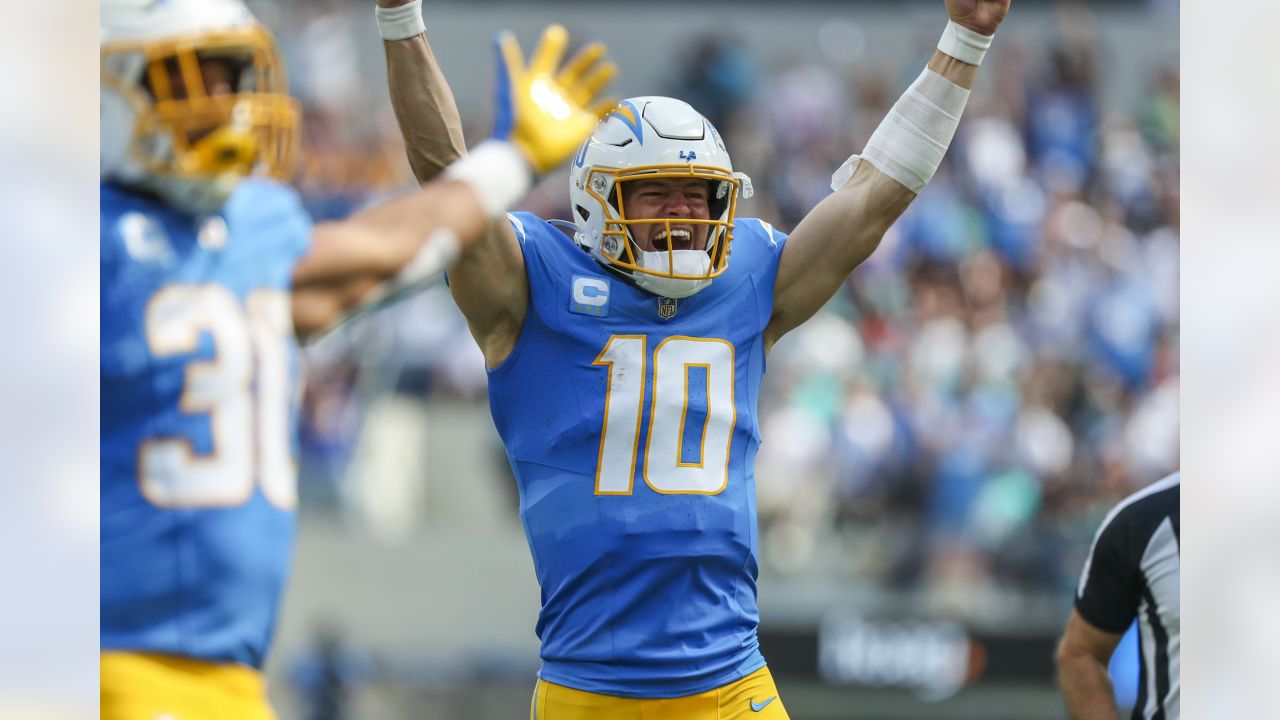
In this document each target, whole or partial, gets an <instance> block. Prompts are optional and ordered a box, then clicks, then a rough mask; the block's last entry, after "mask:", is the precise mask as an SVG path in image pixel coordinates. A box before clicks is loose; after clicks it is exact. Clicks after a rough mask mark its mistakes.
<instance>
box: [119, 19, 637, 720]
mask: <svg viewBox="0 0 1280 720" xmlns="http://www.w3.org/2000/svg"><path fill="white" fill-rule="evenodd" d="M100 10H101V52H102V56H101V67H102V85H101V103H102V105H101V113H102V115H101V133H102V135H101V147H102V190H101V223H102V225H101V293H102V295H101V313H102V315H101V343H102V344H101V393H102V394H101V402H102V410H101V421H102V430H101V650H102V656H101V677H100V681H101V713H102V717H104V718H112V719H130V720H133V719H138V720H156V719H158V718H181V720H198V719H200V718H237V719H251V720H252V719H257V718H269V717H272V713H271V710H270V707H269V705H268V703H267V700H266V695H265V693H264V688H263V683H262V679H261V674H260V669H261V667H262V662H263V658H264V655H265V653H266V649H267V645H268V642H269V639H270V636H271V631H272V626H273V624H274V620H275V612H276V607H277V603H278V601H279V598H280V594H281V592H282V588H283V586H284V578H285V574H286V570H287V567H288V559H289V553H290V549H291V545H292V533H293V509H294V506H295V504H296V477H295V475H296V469H295V458H294V454H295V452H294V451H295V432H294V431H295V425H296V418H295V409H296V407H295V406H296V401H297V398H298V396H299V393H298V364H299V361H298V348H297V343H296V341H295V335H299V336H306V335H310V334H314V333H318V332H321V331H324V330H325V329H327V328H329V327H332V326H333V325H334V324H335V323H336V322H338V321H339V320H341V319H342V318H344V317H347V316H349V315H350V314H352V313H353V312H357V311H360V310H361V309H364V308H367V307H370V306H371V305H373V304H375V303H382V302H386V301H388V300H389V299H392V298H390V296H391V294H392V293H398V292H401V291H404V290H407V289H411V288H412V287H413V286H416V285H418V284H420V283H421V282H423V281H425V280H427V279H429V278H430V277H431V276H432V275H433V274H436V273H438V271H440V270H443V269H444V268H445V267H446V266H447V264H448V262H449V261H450V259H451V257H452V256H453V255H456V254H457V252H459V251H465V248H466V247H467V246H468V244H469V243H471V242H473V241H474V239H475V238H476V237H478V236H480V235H481V234H482V233H483V232H484V230H485V228H486V227H487V226H488V225H489V224H490V218H493V217H498V218H500V217H503V214H502V213H503V210H504V209H505V207H506V206H507V205H509V204H510V203H512V202H514V201H515V200H516V199H518V198H519V197H520V196H522V195H523V194H524V192H525V191H526V190H527V188H528V187H529V184H530V179H531V175H532V174H533V173H539V172H544V171H546V170H548V169H550V168H552V167H554V166H555V165H558V164H559V163H561V162H562V161H564V160H565V159H567V158H568V157H569V156H570V155H571V154H572V153H573V151H574V150H575V149H576V148H577V147H578V145H579V143H580V142H581V141H582V139H583V138H584V137H586V136H587V134H588V133H589V132H590V131H591V129H592V127H594V125H595V123H596V120H597V119H598V114H597V113H595V112H593V111H592V110H589V109H588V108H587V103H588V102H589V101H590V99H591V98H590V96H591V95H594V91H593V92H591V93H584V92H582V88H581V87H580V86H579V85H578V84H576V83H575V82H573V81H572V80H571V79H570V80H568V81H566V82H561V81H560V79H557V78H555V77H551V76H549V75H548V74H546V73H539V72H534V71H533V69H532V68H531V69H530V70H529V71H526V70H525V69H524V68H523V66H522V64H521V58H520V56H519V49H518V48H517V47H515V46H514V44H513V43H514V41H512V40H509V41H508V42H507V43H506V44H505V45H504V46H503V50H504V52H503V53H502V54H501V55H500V62H499V65H500V71H501V72H500V77H499V83H498V107H499V109H500V111H499V118H498V119H499V122H498V126H497V129H496V130H495V137H494V138H493V139H491V140H489V141H487V142H485V143H483V144H481V145H480V146H479V147H478V148H477V149H476V151H475V152H474V153H472V154H471V155H470V156H468V157H467V158H465V159H463V160H460V161H458V162H456V163H453V164H452V165H450V166H449V167H448V168H447V169H446V168H445V167H444V165H445V164H446V163H445V162H441V163H440V164H439V165H438V166H436V167H435V168H434V170H435V171H436V172H438V171H441V170H443V171H444V177H443V178H440V179H438V180H436V181H434V182H432V183H430V184H428V185H426V186H424V187H423V188H421V189H419V190H417V191H414V192H413V193H410V194H408V195H406V196H404V197H401V198H397V199H394V200H390V201H388V202H385V203H382V204H379V205H376V206H374V207H371V208H369V209H368V210H365V211H362V212H360V213H358V214H356V215H355V216H353V217H352V218H350V219H349V220H346V221H342V222H330V223H321V224H316V225H312V224H311V222H310V221H309V219H308V218H307V217H306V215H305V213H304V212H303V210H302V208H301V205H300V203H299V199H298V196H297V194H296V193H295V192H294V191H293V190H291V189H290V188H289V187H288V186H286V185H285V184H283V183H282V182H281V180H282V179H284V178H286V177H287V176H288V173H289V166H290V159H291V155H292V152H293V146H294V137H293V136H294V132H295V130H296V125H297V120H298V111H297V108H296V105H295V103H294V101H293V100H292V99H290V98H289V97H288V95H287V94H286V90H285V80H284V70H283V68H282V66H281V63H280V61H279V58H278V55H277V52H276V49H275V46H274V41H273V40H272V38H271V36H270V34H269V33H268V32H267V31H266V30H265V29H264V28H263V27H262V26H260V25H259V24H257V23H256V22H255V21H254V19H253V17H252V16H251V15H250V14H249V12H248V10H247V9H246V8H245V6H244V4H243V3H242V2H241V0H164V1H148V0H104V2H103V3H102V5H101V6H100ZM563 34H564V31H563V29H561V28H552V29H551V30H550V31H549V33H548V36H549V37H553V38H559V37H561V36H563ZM554 44H555V43H554V42H552V43H549V46H550V45H554ZM588 64H589V65H591V66H593V67H599V68H603V70H602V72H604V73H605V74H606V75H609V74H612V66H611V65H609V64H608V63H607V62H603V61H601V60H600V57H599V55H598V54H596V55H593V56H592V58H591V59H590V62H589V63H588ZM552 69H553V70H554V69H555V68H552ZM424 127H426V128H428V129H429V132H430V133H431V135H432V138H433V139H432V140H431V142H438V143H440V144H442V145H448V144H450V143H451V142H453V141H455V140H456V141H457V142H458V147H459V149H460V148H461V139H460V138H461V136H460V134H459V133H456V132H454V130H453V129H450V128H444V127H441V126H440V125H438V124H435V123H434V121H433V120H431V119H427V121H426V122H425V125H424ZM457 154H458V152H457V151H455V152H454V153H452V155H453V156H455V157H456V156H457ZM451 159H452V158H451ZM531 171H532V172H531Z"/></svg>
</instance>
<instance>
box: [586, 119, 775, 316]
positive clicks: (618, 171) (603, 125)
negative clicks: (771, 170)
mask: <svg viewBox="0 0 1280 720" xmlns="http://www.w3.org/2000/svg"><path fill="white" fill-rule="evenodd" d="M691 177H692V178H701V179H704V180H706V181H707V182H708V205H709V210H710V219H709V220H694V219H687V218H680V219H679V222H681V223H690V224H705V225H708V226H710V227H709V228H708V232H707V242H706V247H705V249H702V250H665V251H648V252H646V251H643V250H642V249H641V248H640V246H639V245H637V244H636V241H635V239H634V238H633V236H632V233H631V226H633V225H638V224H666V225H667V232H668V234H669V233H670V232H671V226H670V223H671V221H672V220H676V218H651V219H637V218H629V217H627V216H626V213H625V207H624V204H623V199H622V198H623V192H622V187H623V185H624V184H625V183H626V182H627V181H630V180H636V179H665V178H674V179H686V178H691ZM740 193H741V195H742V197H744V198H745V197H751V180H750V179H749V178H748V177H747V176H746V175H744V174H742V173H735V172H734V171H733V165H732V164H731V163H730V162H729V153H728V152H727V151H726V150H725V148H724V141H722V140H721V139H720V134H719V133H717V132H716V129H715V128H714V127H712V125H711V123H710V122H709V121H708V120H707V119H706V118H705V117H703V116H702V115H701V114H700V113H699V112H698V111H696V110H694V109H693V108H692V107H690V106H689V104H688V103H685V102H682V101H680V100H675V99H672V98H666V97H635V98H630V99H628V100H623V101H622V102H621V103H619V104H618V106H617V107H616V108H614V109H613V111H612V112H611V113H609V115H608V116H607V117H605V119H604V120H601V121H600V124H599V125H597V126H596V129H595V130H594V131H593V132H592V133H591V137H589V138H587V141H586V142H584V143H583V144H582V147H581V148H580V149H579V150H578V153H577V155H576V156H574V160H573V165H572V167H571V168H570V177H569V197H570V200H571V201H572V204H573V221H574V223H575V225H576V226H577V232H576V233H575V236H574V239H575V240H576V241H577V242H578V244H579V245H581V246H583V247H584V248H586V249H587V250H588V251H590V252H591V255H592V257H594V258H595V259H596V260H598V261H600V262H601V263H603V264H605V265H606V266H610V267H613V268H615V269H616V270H617V271H618V272H620V273H623V274H625V275H627V276H629V277H631V278H632V280H634V281H635V283H636V285H638V286H639V287H641V288H643V289H645V290H648V291H649V292H652V293H656V294H658V295H663V296H666V297H672V298H682V297H688V296H690V295H692V294H694V293H696V292H698V291H699V290H701V289H703V288H705V287H706V286H707V285H709V284H711V281H712V280H713V279H714V278H716V277H717V276H719V275H720V274H721V273H723V272H724V271H725V268H726V267H728V262H729V250H730V245H731V243H732V242H733V218H734V211H735V209H736V206H737V199H738V196H739V194H740Z"/></svg>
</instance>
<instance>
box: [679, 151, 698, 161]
mask: <svg viewBox="0 0 1280 720" xmlns="http://www.w3.org/2000/svg"><path fill="white" fill-rule="evenodd" d="M680 159H681V160H688V161H689V162H693V161H694V160H697V159H698V153H696V152H694V151H693V150H681V151H680Z"/></svg>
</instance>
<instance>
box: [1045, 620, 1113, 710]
mask: <svg viewBox="0 0 1280 720" xmlns="http://www.w3.org/2000/svg"><path fill="white" fill-rule="evenodd" d="M1120 638H1121V635H1120V634H1117V633H1109V632H1107V631H1105V630H1101V629H1099V628H1098V627H1096V626H1095V625H1093V624H1091V623H1090V622H1089V621H1088V620H1085V619H1084V618H1083V617H1081V615H1080V613H1079V612H1078V611H1076V610H1072V611H1071V616H1070V617H1069V618H1067V629H1066V630H1065V631H1064V632H1063V633H1062V640H1061V641H1059V643H1058V652H1057V661H1058V682H1059V683H1060V684H1061V685H1062V695H1063V697H1064V698H1065V699H1066V701H1067V710H1068V711H1069V712H1070V713H1071V717H1073V718H1076V719H1077V720H1119V714H1118V713H1117V712H1116V705H1115V701H1114V700H1113V698H1114V697H1115V696H1114V693H1113V691H1112V688H1111V678H1110V677H1109V676H1108V675H1107V664H1108V663H1109V662H1110V661H1111V653H1113V652H1115V649H1116V645H1117V644H1118V643H1119V642H1120Z"/></svg>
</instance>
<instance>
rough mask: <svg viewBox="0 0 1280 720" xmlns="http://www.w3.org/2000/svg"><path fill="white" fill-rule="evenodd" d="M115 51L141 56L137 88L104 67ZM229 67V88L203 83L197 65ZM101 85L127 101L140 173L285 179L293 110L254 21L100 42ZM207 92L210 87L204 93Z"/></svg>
mask: <svg viewBox="0 0 1280 720" xmlns="http://www.w3.org/2000/svg"><path fill="white" fill-rule="evenodd" d="M116 54H137V55H140V56H141V58H142V61H143V63H144V64H143V69H142V78H141V81H142V83H143V85H142V86H139V85H138V84H135V83H133V82H129V81H128V80H126V79H125V78H123V77H121V76H120V75H117V74H114V73H113V72H111V71H109V70H108V68H110V67H118V65H112V64H110V63H109V62H108V59H109V58H110V57H111V56H113V55H116ZM206 63H213V64H216V63H222V64H223V67H224V68H229V69H230V74H229V75H228V78H229V80H230V83H231V84H230V91H229V92H227V91H226V90H222V91H221V92H219V91H217V89H216V88H215V89H211V88H207V87H206V82H205V80H206V77H205V72H206V68H205V67H202V64H206ZM102 68H103V69H102V85H103V87H110V88H112V89H114V90H116V91H117V92H118V93H120V94H121V95H122V96H123V97H125V98H126V100H127V101H128V102H129V103H130V104H131V105H132V106H133V108H134V110H135V112H136V122H135V125H134V127H133V133H132V137H131V139H130V147H129V153H130V157H131V158H132V160H133V161H134V162H135V163H137V165H138V167H139V168H140V169H141V170H142V171H143V172H145V173H148V174H151V175H156V176H169V177H175V178H181V179H197V180H198V179H204V178H214V177H220V176H225V175H227V174H228V173H233V174H236V175H241V176H247V175H250V174H252V173H254V172H262V173H264V174H266V175H269V176H272V177H275V178H280V179H287V178H288V176H289V175H290V173H291V172H292V171H293V163H294V161H295V159H296V156H297V139H298V138H297V135H298V124H299V118H300V113H299V110H298V104H297V102H296V101H295V100H294V99H293V98H291V97H289V95H288V90H287V87H288V83H287V80H286V77H285V70H284V64H283V63H282V62H281V61H280V58H279V55H278V53H277V51H276V46H275V41H274V39H273V38H272V37H271V35H270V34H269V33H268V32H266V31H265V30H264V29H262V28H259V27H248V28H243V29H236V30H223V31H216V32H208V33H201V34H198V35H191V36H187V37H182V38H175V39H168V40H163V41H147V42H136V43H132V42H130V43H111V44H108V45H104V46H103V47H102ZM211 90H212V91H211Z"/></svg>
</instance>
